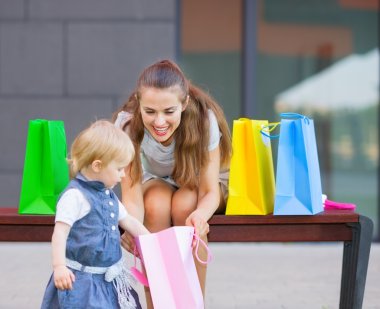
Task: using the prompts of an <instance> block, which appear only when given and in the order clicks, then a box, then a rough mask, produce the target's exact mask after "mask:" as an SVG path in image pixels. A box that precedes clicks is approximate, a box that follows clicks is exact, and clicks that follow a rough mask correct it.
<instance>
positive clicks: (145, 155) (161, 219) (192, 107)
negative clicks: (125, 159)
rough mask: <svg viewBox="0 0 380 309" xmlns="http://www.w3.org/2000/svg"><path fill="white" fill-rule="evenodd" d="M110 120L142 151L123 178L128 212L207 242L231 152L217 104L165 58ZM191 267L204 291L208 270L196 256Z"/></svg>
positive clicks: (156, 227) (127, 240) (126, 241)
mask: <svg viewBox="0 0 380 309" xmlns="http://www.w3.org/2000/svg"><path fill="white" fill-rule="evenodd" d="M114 118H115V119H116V121H115V123H116V125H119V126H121V127H122V128H123V129H124V130H125V131H126V132H127V133H128V134H129V136H130V137H131V140H132V141H133V143H134V146H135V150H136V153H140V154H141V155H140V156H135V159H134V161H133V162H132V164H131V166H130V168H129V170H128V171H127V173H128V175H129V177H128V176H127V177H125V178H124V179H123V180H122V182H121V192H122V202H123V204H124V205H126V207H127V209H128V212H129V213H131V214H132V215H134V216H135V217H136V218H138V219H139V220H140V221H141V222H143V223H144V225H145V226H146V227H147V228H148V230H149V231H151V232H157V231H160V230H163V229H166V228H168V227H170V226H171V225H190V226H194V228H195V233H196V234H198V235H199V236H200V237H201V238H202V239H203V240H206V239H207V233H208V231H209V226H208V223H207V221H208V220H209V219H210V218H211V217H212V215H213V214H214V213H215V212H223V211H224V210H225V204H226V195H227V181H228V166H229V160H230V156H231V135H230V131H229V128H228V124H227V121H226V119H225V117H224V114H223V111H222V109H221V108H220V107H219V105H218V104H217V103H216V102H215V101H214V100H213V99H212V98H211V97H210V96H209V95H207V94H206V93H205V92H204V91H202V90H201V89H199V88H197V87H196V86H194V85H192V84H191V82H190V81H189V80H188V79H187V78H186V77H185V76H184V74H183V72H182V71H181V69H180V68H179V67H178V66H177V65H176V64H175V63H173V62H172V61H170V60H163V61H160V62H157V63H154V64H153V65H151V66H149V67H147V68H146V69H145V70H144V71H143V72H142V74H141V76H140V77H139V79H138V81H137V87H136V89H135V91H134V92H133V93H132V95H131V96H130V97H129V99H128V101H127V102H126V103H125V104H124V105H123V106H122V108H121V109H120V110H119V111H118V112H117V113H116V114H115V117H114ZM122 242H123V247H124V248H126V249H127V250H131V248H132V246H133V239H132V237H130V236H129V235H123V237H122ZM199 254H200V256H201V257H202V256H203V257H205V255H206V252H200V253H199ZM196 266H197V272H198V277H199V281H200V285H201V288H202V292H203V294H204V291H205V279H206V267H205V266H204V265H201V264H200V263H198V261H197V260H196ZM146 293H147V303H148V307H149V306H151V304H150V297H149V291H148V290H146Z"/></svg>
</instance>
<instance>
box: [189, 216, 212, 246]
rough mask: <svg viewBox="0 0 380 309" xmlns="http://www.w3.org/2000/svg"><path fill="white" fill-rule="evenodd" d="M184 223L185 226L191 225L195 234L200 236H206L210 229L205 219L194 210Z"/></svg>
mask: <svg viewBox="0 0 380 309" xmlns="http://www.w3.org/2000/svg"><path fill="white" fill-rule="evenodd" d="M185 224H186V225H187V226H193V227H194V231H195V234H196V235H197V236H198V237H200V238H206V236H207V234H208V232H209V230H210V229H209V224H208V223H207V221H206V220H205V219H204V218H203V217H202V216H201V215H200V214H199V213H198V212H197V211H196V210H195V211H193V212H192V213H191V214H190V216H188V217H187V219H186V222H185ZM194 245H195V240H194V241H193V246H194Z"/></svg>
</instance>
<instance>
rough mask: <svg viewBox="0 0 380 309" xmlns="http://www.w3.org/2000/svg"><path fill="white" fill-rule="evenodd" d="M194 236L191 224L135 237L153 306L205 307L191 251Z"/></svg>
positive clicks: (158, 308) (172, 307)
mask: <svg viewBox="0 0 380 309" xmlns="http://www.w3.org/2000/svg"><path fill="white" fill-rule="evenodd" d="M193 237H194V228H193V227H189V226H175V227H171V228H168V229H165V230H163V231H161V232H158V233H152V234H147V235H141V236H138V237H136V238H135V241H136V246H137V249H138V251H139V254H140V258H142V262H143V265H144V267H145V270H146V274H147V277H148V278H147V279H148V284H149V287H150V293H151V295H152V301H153V305H154V308H155V309H161V308H162V309H190V308H191V309H203V308H204V302H203V295H202V290H201V287H200V284H199V280H198V275H197V270H196V268H195V263H194V258H193V254H192V247H191V244H192V240H193ZM135 272H136V271H134V272H133V273H135ZM139 277H141V273H140V274H139V275H138V279H139V281H140V282H142V283H143V284H144V285H147V284H146V282H144V281H143V280H141V279H140V278H139Z"/></svg>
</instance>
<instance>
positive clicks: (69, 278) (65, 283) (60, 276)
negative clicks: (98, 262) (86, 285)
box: [54, 265, 75, 290]
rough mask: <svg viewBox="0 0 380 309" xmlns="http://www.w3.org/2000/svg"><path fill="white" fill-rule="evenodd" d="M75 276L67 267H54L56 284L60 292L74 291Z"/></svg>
mask: <svg viewBox="0 0 380 309" xmlns="http://www.w3.org/2000/svg"><path fill="white" fill-rule="evenodd" d="M74 282H75V276H74V274H73V272H72V271H71V270H70V269H68V268H67V267H66V266H65V265H59V266H55V267H54V284H55V287H56V288H57V289H59V290H72V289H73V283H74Z"/></svg>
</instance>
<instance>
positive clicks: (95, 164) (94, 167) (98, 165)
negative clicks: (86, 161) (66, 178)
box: [91, 160, 102, 173]
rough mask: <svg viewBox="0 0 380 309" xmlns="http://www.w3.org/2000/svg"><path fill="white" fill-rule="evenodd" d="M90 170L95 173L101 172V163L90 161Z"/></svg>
mask: <svg viewBox="0 0 380 309" xmlns="http://www.w3.org/2000/svg"><path fill="white" fill-rule="evenodd" d="M91 168H92V170H93V171H94V172H95V173H99V172H100V171H101V170H102V161H100V160H95V161H92V163H91Z"/></svg>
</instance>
